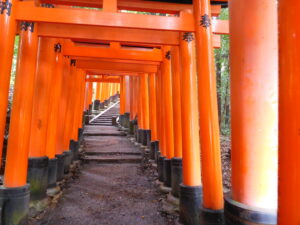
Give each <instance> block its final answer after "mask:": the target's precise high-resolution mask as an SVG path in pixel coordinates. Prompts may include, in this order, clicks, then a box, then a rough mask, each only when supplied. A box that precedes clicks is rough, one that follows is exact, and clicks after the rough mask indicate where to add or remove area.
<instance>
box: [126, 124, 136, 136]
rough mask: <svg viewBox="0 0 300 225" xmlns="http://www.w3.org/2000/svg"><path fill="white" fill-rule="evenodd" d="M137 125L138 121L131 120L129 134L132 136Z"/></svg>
mask: <svg viewBox="0 0 300 225" xmlns="http://www.w3.org/2000/svg"><path fill="white" fill-rule="evenodd" d="M135 124H136V121H135V120H131V121H130V122H129V131H128V132H129V134H130V135H134V125H135Z"/></svg>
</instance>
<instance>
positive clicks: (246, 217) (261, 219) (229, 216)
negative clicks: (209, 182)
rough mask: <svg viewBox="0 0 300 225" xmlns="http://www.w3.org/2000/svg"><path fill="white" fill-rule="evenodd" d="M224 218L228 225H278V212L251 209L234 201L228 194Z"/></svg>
mask: <svg viewBox="0 0 300 225" xmlns="http://www.w3.org/2000/svg"><path fill="white" fill-rule="evenodd" d="M224 216H225V224H226V225H227V224H228V225H235V224H239V225H248V224H257V225H265V224H277V214H276V211H271V210H269V211H268V210H265V211H262V210H261V209H257V208H253V207H249V206H247V205H244V204H241V203H239V202H236V201H234V200H232V199H231V198H230V195H228V194H227V195H225V207H224Z"/></svg>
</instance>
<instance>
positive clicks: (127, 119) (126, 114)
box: [123, 112, 130, 128]
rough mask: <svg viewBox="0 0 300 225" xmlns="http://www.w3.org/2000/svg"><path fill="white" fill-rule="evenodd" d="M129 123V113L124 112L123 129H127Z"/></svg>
mask: <svg viewBox="0 0 300 225" xmlns="http://www.w3.org/2000/svg"><path fill="white" fill-rule="evenodd" d="M129 121H130V113H128V112H126V113H124V121H123V127H125V128H129Z"/></svg>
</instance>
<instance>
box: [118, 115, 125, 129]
mask: <svg viewBox="0 0 300 225" xmlns="http://www.w3.org/2000/svg"><path fill="white" fill-rule="evenodd" d="M119 124H120V125H121V127H124V114H120V116H119Z"/></svg>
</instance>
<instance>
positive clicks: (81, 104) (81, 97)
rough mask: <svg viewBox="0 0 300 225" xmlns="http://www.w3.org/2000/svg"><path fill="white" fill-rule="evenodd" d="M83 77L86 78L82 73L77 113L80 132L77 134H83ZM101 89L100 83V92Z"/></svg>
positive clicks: (83, 72)
mask: <svg viewBox="0 0 300 225" xmlns="http://www.w3.org/2000/svg"><path fill="white" fill-rule="evenodd" d="M85 77H86V74H85V71H82V74H81V89H80V90H81V91H80V92H81V94H80V106H79V111H80V113H81V114H80V115H81V118H80V119H79V121H78V122H79V129H81V131H79V133H81V134H82V132H83V116H84V111H85V109H84V99H85ZM102 87H103V84H102V83H101V92H102V89H103V88H102ZM100 97H101V93H100Z"/></svg>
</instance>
